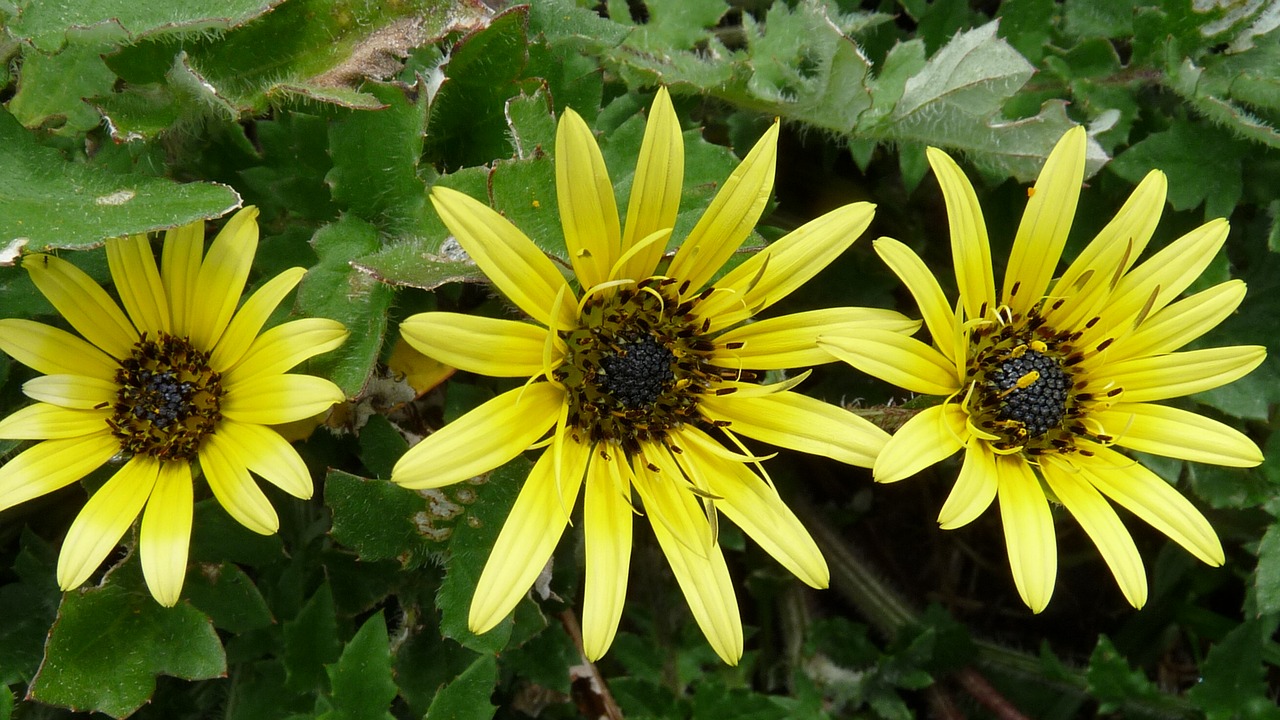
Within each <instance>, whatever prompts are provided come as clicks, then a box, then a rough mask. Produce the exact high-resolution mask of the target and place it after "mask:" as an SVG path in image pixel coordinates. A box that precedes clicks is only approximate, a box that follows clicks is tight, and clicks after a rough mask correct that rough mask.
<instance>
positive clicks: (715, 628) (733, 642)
mask: <svg viewBox="0 0 1280 720" xmlns="http://www.w3.org/2000/svg"><path fill="white" fill-rule="evenodd" d="M636 479H637V482H636V489H637V490H639V491H640V497H641V499H642V500H643V501H644V506H645V512H646V513H647V514H648V515H649V525H650V526H651V527H653V534H654V535H655V536H656V537H657V538H658V546H659V547H661V548H662V554H663V555H666V556H667V562H668V563H670V564H671V571H672V573H673V574H674V575H675V576H676V582H677V583H679V585H680V590H681V591H682V592H683V593H684V597H685V600H686V601H687V602H688V603H689V609H690V610H691V611H692V612H693V619H694V620H695V621H697V623H698V627H700V628H702V632H703V634H704V635H706V636H707V641H708V642H710V643H711V647H712V649H714V650H715V651H716V654H717V655H719V656H720V658H721V659H722V660H724V661H725V662H726V663H728V664H730V665H737V664H738V660H739V659H741V658H742V620H741V618H740V617H739V615H738V599H737V597H735V595H734V591H733V582H732V581H731V580H730V579H729V568H728V566H727V565H726V564H725V561H724V554H723V553H722V552H721V551H720V546H719V545H715V544H713V545H711V546H710V547H708V548H706V549H705V551H704V548H703V547H702V546H701V545H700V544H691V543H690V540H691V539H696V538H700V537H705V536H706V535H708V534H709V529H708V528H707V527H706V524H707V519H706V516H704V515H703V514H702V511H701V510H700V509H699V508H698V504H697V501H696V500H695V499H694V497H693V494H692V493H690V492H687V491H685V490H683V489H682V488H680V487H678V486H677V485H676V483H674V482H673V481H672V479H671V478H667V477H660V476H657V475H653V474H651V473H650V471H648V470H647V469H645V468H637V476H636ZM695 542H696V540H695Z"/></svg>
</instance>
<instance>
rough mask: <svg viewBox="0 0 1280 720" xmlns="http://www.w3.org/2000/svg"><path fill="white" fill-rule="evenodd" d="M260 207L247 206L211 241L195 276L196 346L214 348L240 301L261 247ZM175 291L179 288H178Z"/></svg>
mask: <svg viewBox="0 0 1280 720" xmlns="http://www.w3.org/2000/svg"><path fill="white" fill-rule="evenodd" d="M257 217H258V209H257V208H256V207H252V206H250V207H246V208H243V209H242V210H240V211H239V212H237V213H236V214H235V215H232V216H231V219H230V220H228V221H227V224H226V225H224V226H223V228H222V230H221V231H220V232H219V233H218V236H217V237H215V238H214V239H213V243H212V244H210V245H209V253H208V254H207V255H205V258H204V262H203V263H202V264H201V265H200V274H199V275H198V276H197V278H196V295H195V297H196V302H195V304H194V305H193V306H191V307H190V308H189V310H190V311H191V318H190V323H191V328H190V334H189V337H190V338H191V343H192V344H193V345H195V346H196V347H197V348H201V349H207V350H212V349H213V348H214V346H215V345H217V343H218V341H219V340H220V339H221V338H222V333H223V331H225V330H226V328H227V323H229V322H231V315H232V314H233V313H234V312H235V310H236V305H238V304H240V294H241V293H243V292H244V283H245V280H247V279H248V278H249V268H250V266H251V265H253V256H254V254H255V253H257V251H258V222H257ZM174 292H175V294H176V293H177V292H179V291H178V290H177V289H176V288H175V290H174Z"/></svg>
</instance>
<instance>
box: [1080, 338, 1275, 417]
mask: <svg viewBox="0 0 1280 720" xmlns="http://www.w3.org/2000/svg"><path fill="white" fill-rule="evenodd" d="M1266 357H1267V349H1266V348H1264V347H1262V346H1261V345H1234V346H1230V347H1220V348H1206V349H1204V350H1192V351H1190V352H1180V353H1170V354H1168V355H1157V356H1155V357H1141V358H1136V359H1133V360H1125V361H1124V362H1119V363H1108V364H1107V365H1106V366H1105V367H1104V368H1102V370H1101V371H1100V372H1099V375H1100V377H1099V380H1105V381H1106V382H1107V384H1108V385H1114V386H1117V387H1121V388H1124V394H1123V395H1121V398H1123V399H1124V401H1125V402H1130V403H1134V402H1151V401H1153V400H1167V399H1168V398H1176V397H1182V396H1184V395H1190V394H1192V393H1198V392H1203V391H1205V390H1210V389H1213V388H1216V387H1220V386H1222V385H1226V384H1227V383H1230V382H1234V381H1236V380H1239V379H1240V378H1242V377H1244V376H1245V375H1248V374H1249V373H1250V372H1252V371H1253V369H1254V368H1256V367H1258V366H1259V365H1261V364H1262V361H1263V360H1265V359H1266ZM1087 389H1088V388H1086V390H1087Z"/></svg>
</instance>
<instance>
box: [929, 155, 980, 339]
mask: <svg viewBox="0 0 1280 720" xmlns="http://www.w3.org/2000/svg"><path fill="white" fill-rule="evenodd" d="M925 154H926V155H927V156H928V158H929V165H930V166H931V167H933V174H934V175H936V176H937V177H938V185H939V186H941V188H942V197H943V200H945V201H946V204H947V224H948V226H949V227H950V230H951V255H952V262H953V263H954V264H955V268H956V284H957V285H958V286H959V287H960V301H961V304H962V305H963V306H964V310H965V315H967V316H968V317H970V318H980V317H982V316H983V313H984V312H986V311H989V310H991V309H994V308H995V306H996V285H995V279H994V278H993V277H992V272H991V243H990V241H989V240H988V239H987V224H986V221H984V220H983V219H982V206H981V205H979V204H978V195H977V194H976V193H975V192H974V191H973V186H972V185H970V184H969V179H968V178H966V177H965V176H964V172H962V171H961V170H960V166H959V165H957V164H956V161H955V160H952V159H951V157H950V156H949V155H947V154H946V153H944V152H942V151H941V150H939V149H937V148H932V147H931V148H928V149H927V150H926V151H925Z"/></svg>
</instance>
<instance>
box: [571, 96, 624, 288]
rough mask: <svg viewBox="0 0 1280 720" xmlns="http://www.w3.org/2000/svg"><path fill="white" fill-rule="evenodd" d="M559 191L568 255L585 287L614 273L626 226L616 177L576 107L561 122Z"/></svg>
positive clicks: (592, 285) (595, 283)
mask: <svg viewBox="0 0 1280 720" xmlns="http://www.w3.org/2000/svg"><path fill="white" fill-rule="evenodd" d="M555 164H556V197H557V198H559V201H560V223H561V225H563V226H564V243H565V246H566V247H567V248H568V250H569V261H570V262H572V263H573V271H574V273H576V274H577V276H578V280H579V281H580V283H581V285H582V287H584V288H591V287H595V286H596V285H598V284H600V283H602V282H604V281H605V280H608V279H609V269H610V268H612V267H613V263H614V261H616V260H617V259H618V257H619V255H621V254H622V251H621V249H620V247H621V244H622V241H621V231H620V230H619V229H618V206H617V203H616V201H615V200H614V197H613V183H612V182H611V181H610V180H609V171H608V170H607V169H606V168H605V166H604V157H603V156H602V155H601V154H600V146H599V145H597V144H596V138H595V136H594V135H592V134H591V129H590V128H588V127H587V124H586V123H585V122H583V121H582V118H581V117H580V116H579V115H578V113H576V112H574V111H573V109H572V108H566V109H565V111H564V113H563V114H562V115H561V116H560V123H559V125H558V126H557V127H556V163H555Z"/></svg>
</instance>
